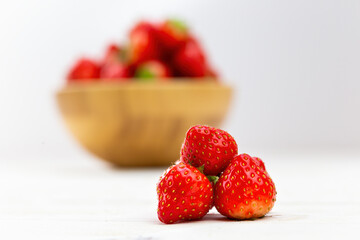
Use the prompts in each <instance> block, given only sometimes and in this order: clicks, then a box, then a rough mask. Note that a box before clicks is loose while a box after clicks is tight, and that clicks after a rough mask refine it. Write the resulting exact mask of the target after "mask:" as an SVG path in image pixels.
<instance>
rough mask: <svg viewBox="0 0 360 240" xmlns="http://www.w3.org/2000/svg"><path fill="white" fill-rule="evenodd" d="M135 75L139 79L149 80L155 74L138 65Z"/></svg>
mask: <svg viewBox="0 0 360 240" xmlns="http://www.w3.org/2000/svg"><path fill="white" fill-rule="evenodd" d="M135 77H136V78H139V79H144V80H149V79H152V78H155V74H154V73H153V72H152V71H150V70H149V69H148V68H146V67H140V68H139V69H137V70H136V73H135Z"/></svg>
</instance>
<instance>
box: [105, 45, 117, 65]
mask: <svg viewBox="0 0 360 240" xmlns="http://www.w3.org/2000/svg"><path fill="white" fill-rule="evenodd" d="M119 59H120V47H119V46H118V45H116V44H110V45H109V46H108V48H107V49H106V52H105V56H104V59H103V64H106V63H109V62H117V61H118V60H119Z"/></svg>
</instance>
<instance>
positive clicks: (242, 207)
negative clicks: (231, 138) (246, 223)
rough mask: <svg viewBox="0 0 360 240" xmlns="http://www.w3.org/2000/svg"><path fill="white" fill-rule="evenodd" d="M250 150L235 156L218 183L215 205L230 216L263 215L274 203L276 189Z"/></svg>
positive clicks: (250, 216) (256, 216)
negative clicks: (250, 153) (247, 152)
mask: <svg viewBox="0 0 360 240" xmlns="http://www.w3.org/2000/svg"><path fill="white" fill-rule="evenodd" d="M258 163H259V161H258V160H256V159H254V158H252V157H251V156H249V155H248V154H240V155H239V156H237V157H235V158H234V159H233V160H232V161H231V163H230V165H229V166H228V167H227V168H226V169H225V171H224V173H223V174H222V175H221V177H220V178H219V180H218V181H217V183H216V185H215V207H216V209H217V210H218V211H219V213H221V214H222V215H224V216H226V217H228V218H231V219H251V218H258V217H262V216H264V215H265V214H266V213H268V212H269V211H270V210H271V209H272V207H273V206H274V203H275V200H276V190H275V185H274V183H273V181H272V180H271V178H270V176H269V174H268V173H267V172H266V171H265V169H262V167H260V166H259V165H258Z"/></svg>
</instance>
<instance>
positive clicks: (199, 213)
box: [157, 125, 276, 223]
mask: <svg viewBox="0 0 360 240" xmlns="http://www.w3.org/2000/svg"><path fill="white" fill-rule="evenodd" d="M157 195H158V201H159V204H158V217H159V220H160V221H161V222H163V223H175V222H178V221H183V220H195V219H200V218H202V217H203V216H205V215H206V214H207V213H208V211H209V210H210V209H211V208H212V207H213V206H215V207H216V209H217V210H218V211H219V213H221V214H222V215H224V216H226V217H228V218H230V219H252V218H259V217H262V216H264V215H265V214H267V213H268V212H269V211H270V210H271V209H272V207H273V206H274V203H275V200H276V190H275V185H274V183H273V181H272V180H271V178H270V176H269V174H268V173H267V171H266V169H265V165H264V163H263V161H262V160H261V159H260V158H257V157H251V156H249V155H248V154H240V155H238V147H237V144H236V142H235V140H234V138H233V137H232V136H231V135H230V134H229V133H227V132H225V131H223V130H221V129H216V128H213V127H208V126H200V125H198V126H193V127H191V128H190V129H189V130H188V132H187V133H186V138H185V141H184V143H183V145H182V147H181V153H180V160H179V161H178V162H177V163H176V164H175V165H173V166H171V167H170V168H168V169H167V170H166V171H165V173H164V174H163V175H162V176H161V177H160V180H159V182H158V184H157Z"/></svg>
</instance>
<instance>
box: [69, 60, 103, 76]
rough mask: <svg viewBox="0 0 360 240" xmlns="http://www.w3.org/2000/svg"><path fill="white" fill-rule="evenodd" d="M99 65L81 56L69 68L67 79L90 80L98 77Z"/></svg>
mask: <svg viewBox="0 0 360 240" xmlns="http://www.w3.org/2000/svg"><path fill="white" fill-rule="evenodd" d="M99 75H100V66H99V65H98V64H97V63H96V62H95V61H93V60H91V59H88V58H82V59H80V60H79V61H77V62H76V64H75V65H74V66H73V67H72V68H71V69H70V71H69V73H68V75H67V80H68V81H69V82H70V81H92V80H95V79H98V78H99Z"/></svg>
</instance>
